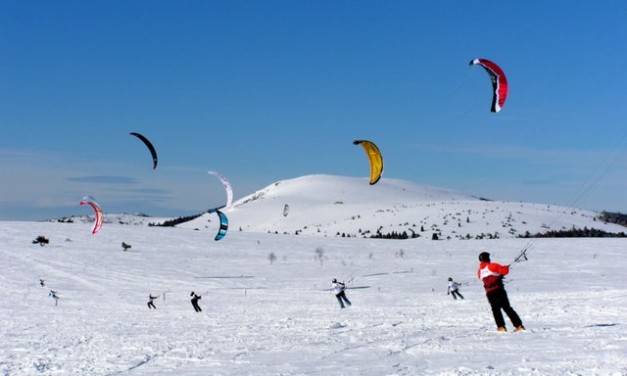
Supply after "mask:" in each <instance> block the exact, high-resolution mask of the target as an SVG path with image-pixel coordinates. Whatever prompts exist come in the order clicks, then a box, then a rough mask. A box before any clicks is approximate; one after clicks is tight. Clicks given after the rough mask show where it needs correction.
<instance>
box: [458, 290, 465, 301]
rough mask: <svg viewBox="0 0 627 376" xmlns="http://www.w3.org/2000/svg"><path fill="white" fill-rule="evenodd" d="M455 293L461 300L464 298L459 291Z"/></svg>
mask: <svg viewBox="0 0 627 376" xmlns="http://www.w3.org/2000/svg"><path fill="white" fill-rule="evenodd" d="M457 295H459V297H460V298H462V300H464V295H462V294H460V293H459V291H457Z"/></svg>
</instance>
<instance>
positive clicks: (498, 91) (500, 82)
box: [470, 58, 509, 112]
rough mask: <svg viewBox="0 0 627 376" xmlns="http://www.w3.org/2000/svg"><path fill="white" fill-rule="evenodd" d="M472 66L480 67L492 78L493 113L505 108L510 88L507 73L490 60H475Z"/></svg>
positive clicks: (472, 61)
mask: <svg viewBox="0 0 627 376" xmlns="http://www.w3.org/2000/svg"><path fill="white" fill-rule="evenodd" d="M470 65H471V66H472V65H479V66H482V67H483V69H485V71H486V72H488V75H489V76H490V80H491V81H492V89H493V91H494V92H493V95H492V107H491V111H492V112H499V111H501V109H503V106H505V101H506V100H507V94H508V92H509V86H508V84H507V77H505V72H504V71H503V69H501V67H499V66H498V65H496V63H494V62H492V61H490V60H488V59H481V58H478V59H473V60H471V61H470Z"/></svg>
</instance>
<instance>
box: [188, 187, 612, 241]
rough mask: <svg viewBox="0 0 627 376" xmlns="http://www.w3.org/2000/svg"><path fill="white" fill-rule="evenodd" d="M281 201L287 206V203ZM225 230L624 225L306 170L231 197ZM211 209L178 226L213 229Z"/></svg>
mask: <svg viewBox="0 0 627 376" xmlns="http://www.w3.org/2000/svg"><path fill="white" fill-rule="evenodd" d="M286 206H287V208H286ZM227 214H228V216H229V220H230V226H231V231H245V232H265V233H278V234H297V235H305V234H309V235H317V236H328V237H329V236H341V237H372V236H385V235H388V234H391V233H393V232H394V233H397V234H402V233H405V234H407V236H408V237H410V238H411V237H421V238H427V239H431V238H432V237H433V234H437V236H438V238H440V239H442V238H444V239H447V238H451V239H462V238H463V239H469V238H477V237H479V238H484V237H486V238H490V237H501V238H502V237H516V236H518V235H521V234H524V233H526V232H527V231H529V232H531V233H537V232H545V231H548V230H550V229H554V230H560V229H570V228H572V227H573V226H575V227H577V228H583V227H595V228H598V229H603V230H606V231H612V232H618V231H624V229H623V228H621V227H619V226H615V225H611V224H604V223H601V222H599V221H596V220H595V216H596V213H594V212H590V211H582V210H577V209H570V208H563V207H556V206H551V205H546V204H529V203H520V202H496V201H485V200H481V199H478V198H477V197H475V196H472V195H470V194H465V193H461V192H456V191H453V190H448V189H443V188H436V187H431V186H425V185H418V184H415V183H411V182H408V181H403V180H397V179H382V180H381V181H380V182H379V183H378V184H376V185H374V186H371V185H369V184H368V179H367V178H354V177H344V176H332V175H307V176H302V177H298V178H295V179H288V180H281V181H278V182H276V183H273V184H271V185H269V186H267V187H265V188H263V189H261V190H259V191H257V192H254V193H253V194H250V195H248V196H246V197H243V198H242V199H240V200H238V201H236V202H235V203H234V204H233V207H232V208H231V209H229V210H228V211H227ZM215 222H216V217H215V215H213V214H205V215H203V216H201V217H199V218H197V219H195V220H193V221H191V222H188V223H185V224H183V225H180V227H187V228H198V229H203V228H212V227H215V225H216V223H215Z"/></svg>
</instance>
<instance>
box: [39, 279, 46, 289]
mask: <svg viewBox="0 0 627 376" xmlns="http://www.w3.org/2000/svg"><path fill="white" fill-rule="evenodd" d="M39 286H41V287H44V286H46V281H44V280H43V279H41V278H40V279H39Z"/></svg>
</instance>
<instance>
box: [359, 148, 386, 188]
mask: <svg viewBox="0 0 627 376" xmlns="http://www.w3.org/2000/svg"><path fill="white" fill-rule="evenodd" d="M353 144H354V145H361V146H362V147H363V148H364V150H365V151H366V155H367V156H368V160H370V185H374V184H377V182H378V181H379V179H381V174H383V156H382V155H381V152H380V151H379V148H378V147H377V145H375V144H374V142H371V141H367V140H355V141H353Z"/></svg>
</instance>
